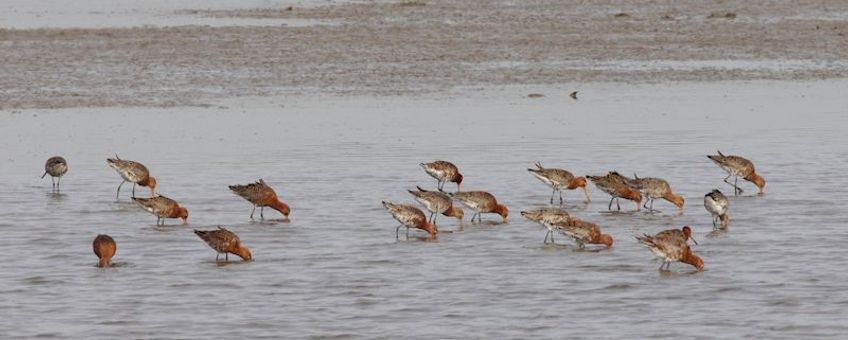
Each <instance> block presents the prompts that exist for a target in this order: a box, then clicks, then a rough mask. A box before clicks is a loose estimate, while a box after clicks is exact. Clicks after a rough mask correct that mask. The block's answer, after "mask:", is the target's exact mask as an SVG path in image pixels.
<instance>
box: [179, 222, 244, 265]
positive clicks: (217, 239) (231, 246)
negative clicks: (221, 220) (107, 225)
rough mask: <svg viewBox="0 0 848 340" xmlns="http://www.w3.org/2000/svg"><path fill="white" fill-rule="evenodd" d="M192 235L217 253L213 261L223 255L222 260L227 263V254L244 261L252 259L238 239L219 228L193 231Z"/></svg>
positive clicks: (229, 232) (231, 233) (233, 234)
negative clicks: (195, 235) (236, 256)
mask: <svg viewBox="0 0 848 340" xmlns="http://www.w3.org/2000/svg"><path fill="white" fill-rule="evenodd" d="M194 233H195V234H197V236H198V237H200V239H201V240H203V241H205V242H206V244H208V245H209V247H210V248H212V249H213V250H215V252H217V255H216V256H215V261H218V258H219V256H221V254H224V260H225V261H229V260H230V258H229V254H233V255H238V256H239V257H241V258H242V260H244V261H250V260H252V259H253V254H251V253H250V249H248V248H247V247H245V246H243V245H242V244H241V240H240V239H239V237H238V236H237V235H236V234H235V233H233V232H232V231H229V230H227V229H226V228H224V227H221V226H219V227H218V229H217V230H194Z"/></svg>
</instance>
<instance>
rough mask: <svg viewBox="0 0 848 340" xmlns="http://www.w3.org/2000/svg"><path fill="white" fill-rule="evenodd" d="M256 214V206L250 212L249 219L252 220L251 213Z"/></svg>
mask: <svg viewBox="0 0 848 340" xmlns="http://www.w3.org/2000/svg"><path fill="white" fill-rule="evenodd" d="M255 212H256V204H254V205H253V211H251V212H250V219H251V220H252V219H253V213H255Z"/></svg>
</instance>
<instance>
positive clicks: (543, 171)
mask: <svg viewBox="0 0 848 340" xmlns="http://www.w3.org/2000/svg"><path fill="white" fill-rule="evenodd" d="M527 171H529V172H530V174H531V175H533V176H535V177H536V178H538V179H539V180H540V181H542V183H545V184H547V185H548V186H549V187H551V189H553V192H552V193H551V200H550V201H551V204H554V196H555V195H556V193H557V192H559V204H560V205H562V191H563V190H574V189H577V188H582V189H583V195H585V196H586V202H590V201H591V200H590V199H589V189H587V188H586V178H585V177H575V176H574V175H573V174H572V173H571V172H569V171H568V170H564V169H557V168H545V167H543V166H542V163H538V162H537V163H536V169H531V168H528V169H527Z"/></svg>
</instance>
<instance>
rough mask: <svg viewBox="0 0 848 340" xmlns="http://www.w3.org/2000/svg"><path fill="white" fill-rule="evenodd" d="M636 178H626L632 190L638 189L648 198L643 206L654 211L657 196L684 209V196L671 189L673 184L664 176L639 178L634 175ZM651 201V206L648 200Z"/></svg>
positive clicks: (681, 209)
mask: <svg viewBox="0 0 848 340" xmlns="http://www.w3.org/2000/svg"><path fill="white" fill-rule="evenodd" d="M633 176H634V178H632V179H630V178H626V183H627V186H628V187H629V188H630V189H631V190H635V191H638V192H639V193H640V194H642V197H645V198H647V199H646V200H645V203H644V205H643V207H644V208H645V209H648V210H649V211H654V200H655V199H657V198H662V199H664V200H666V201H669V202H671V203H672V204H674V205H676V206H677V208H678V209H679V210H680V211H683V202H684V199H683V196H680V195H678V194H675V193H674V192H672V191H671V185H669V184H668V182H667V181H666V180H664V179H662V178H656V177H643V178H639V176H636V175H635V174H634V175H633ZM649 201H650V203H651V204H650V206H648V202H649Z"/></svg>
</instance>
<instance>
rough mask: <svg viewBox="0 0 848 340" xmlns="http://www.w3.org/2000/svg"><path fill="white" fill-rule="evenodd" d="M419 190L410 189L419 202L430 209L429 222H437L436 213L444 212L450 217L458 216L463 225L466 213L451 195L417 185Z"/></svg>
mask: <svg viewBox="0 0 848 340" xmlns="http://www.w3.org/2000/svg"><path fill="white" fill-rule="evenodd" d="M416 188H417V189H418V191H414V190H408V191H409V193H410V194H412V196H414V197H415V200H416V201H417V202H418V203H421V205H423V206H424V207H425V208H427V210H429V211H430V218H429V220H428V221H429V222H431V223H433V224H435V223H436V215H437V214H442V215H445V216H448V217H456V218H457V220H459V225H462V217H463V216H464V215H465V213H464V212H463V211H462V209H461V208H459V207H454V206H453V200H451V198H450V196H448V195H447V194H445V193H443V192H439V191H428V190H424V189H421V187H416Z"/></svg>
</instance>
